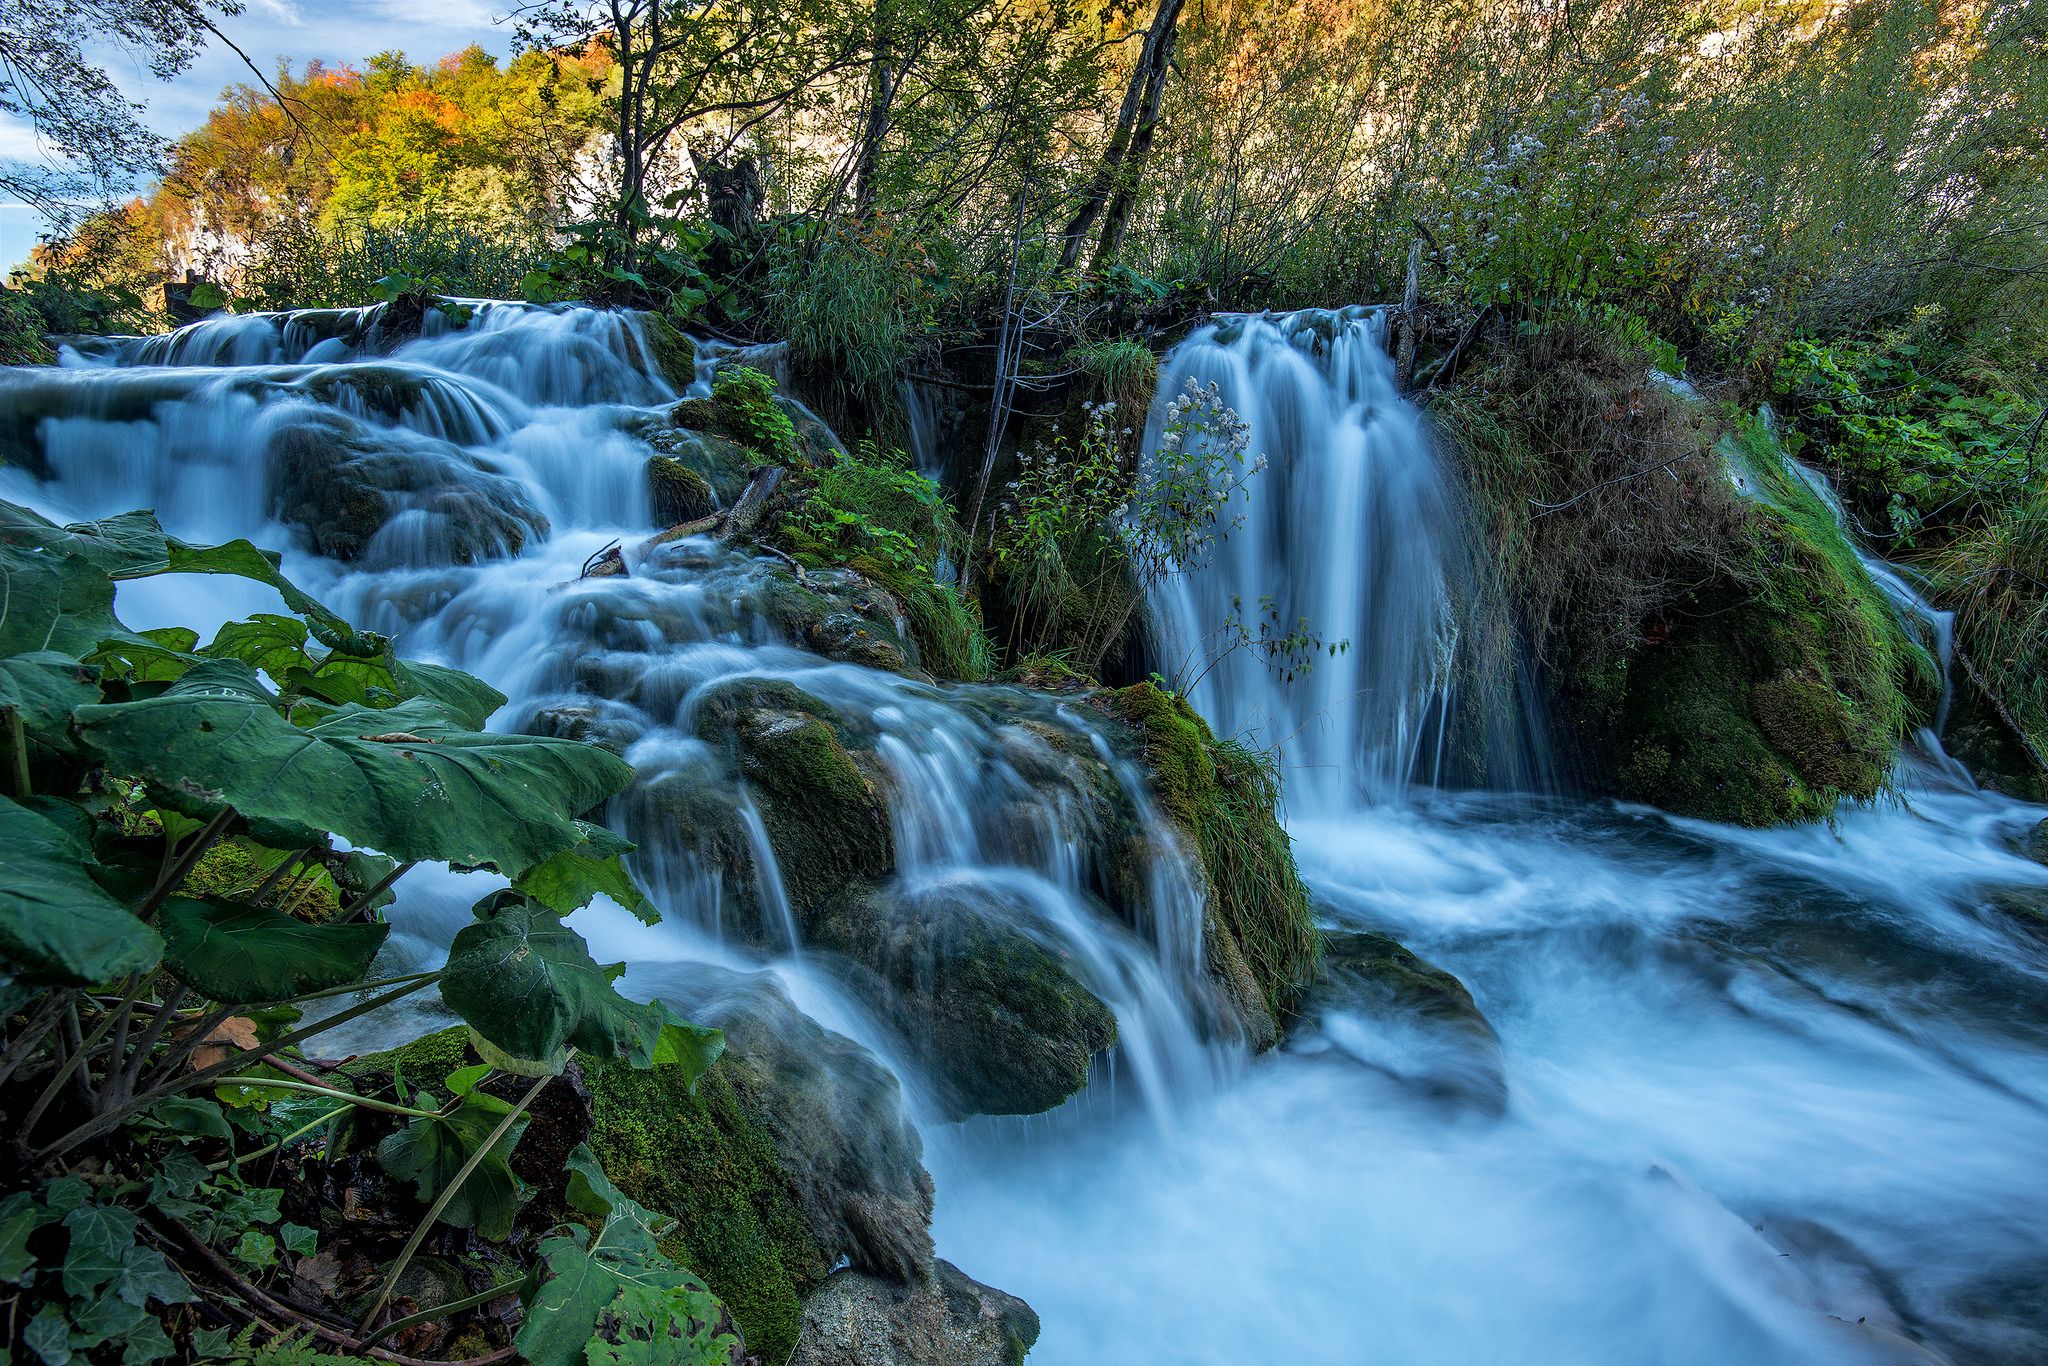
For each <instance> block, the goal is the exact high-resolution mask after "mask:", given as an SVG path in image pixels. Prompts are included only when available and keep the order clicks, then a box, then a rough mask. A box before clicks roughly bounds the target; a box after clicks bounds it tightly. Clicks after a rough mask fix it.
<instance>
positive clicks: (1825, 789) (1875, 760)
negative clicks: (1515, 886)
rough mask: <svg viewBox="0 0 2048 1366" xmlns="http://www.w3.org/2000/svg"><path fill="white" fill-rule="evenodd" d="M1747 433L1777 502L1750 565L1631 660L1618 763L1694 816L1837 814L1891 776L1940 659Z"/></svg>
mask: <svg viewBox="0 0 2048 1366" xmlns="http://www.w3.org/2000/svg"><path fill="white" fill-rule="evenodd" d="M1739 435H1740V439H1741V443H1742V444H1741V455H1742V457H1743V459H1744V463H1745V465H1746V466H1747V467H1748V468H1749V469H1750V470H1751V471H1752V472H1754V473H1755V474H1756V475H1757V477H1758V481H1759V483H1760V485H1761V487H1762V489H1763V491H1764V493H1765V494H1766V496H1767V497H1768V498H1769V499H1770V500H1771V501H1770V502H1768V503H1765V504H1760V505H1758V506H1757V507H1755V508H1753V509H1751V510H1750V514H1749V516H1748V518H1747V520H1746V522H1745V524H1744V532H1745V534H1746V535H1747V537H1748V545H1747V547H1746V553H1747V557H1748V562H1747V564H1746V565H1744V566H1743V573H1742V578H1741V580H1740V581H1722V582H1720V583H1717V584H1713V585H1710V586H1709V587H1708V588H1707V589H1704V590H1702V591H1700V592H1699V593H1697V594H1695V596H1694V598H1693V599H1692V600H1691V601H1690V602H1688V603H1686V604H1685V605H1684V607H1683V609H1682V610H1681V611H1680V612H1677V613H1674V614H1673V615H1672V620H1671V622H1670V623H1669V638H1668V639H1667V640H1665V641H1664V642H1662V643H1660V644H1655V645H1648V646H1645V647H1643V648H1641V649H1639V650H1638V651H1637V652H1636V653H1635V655H1634V656H1633V658H1631V659H1630V660H1628V661H1627V662H1626V664H1625V666H1624V667H1623V669H1622V670H1621V674H1620V685H1619V694H1620V699H1621V700H1620V704H1619V708H1618V712H1619V719H1620V721H1621V723H1622V724H1621V726H1620V727H1619V729H1618V730H1617V731H1616V732H1615V736H1616V739H1617V741H1618V744H1619V750H1618V752H1617V753H1616V754H1615V756H1614V757H1615V758H1616V759H1617V763H1616V769H1615V771H1616V773H1617V776H1618V779H1619V785H1620V787H1621V789H1622V791H1623V793H1624V795H1627V796H1630V797H1633V798H1636V799H1638V800H1642V801H1647V802H1650V803H1652V804H1654V805H1657V806H1660V807H1663V808H1665V809H1667V810H1671V811H1676V812H1679V813H1681V814H1684V815H1690V816H1699V817H1703V818H1706V819H1709V820H1720V821H1730V822H1734V823H1737V824H1741V825H1752V826H1764V825H1776V824H1782V823H1786V822H1793V821H1810V820H1818V819H1823V818H1825V817H1827V816H1828V815H1829V814H1830V813H1831V812H1832V811H1833V810H1834V807H1835V805H1836V803H1837V802H1838V801H1839V800H1840V799H1841V798H1843V797H1853V798H1860V799H1868V798H1870V797H1874V796H1876V795H1877V793H1878V792H1879V791H1880V790H1882V788H1883V786H1884V784H1885V782H1886V779H1887V776H1888V774H1889V772H1890V769H1891V763H1892V756H1893V754H1894V752H1895V751H1896V749H1897V747H1898V744H1899V742H1900V741H1901V739H1902V738H1903V737H1904V736H1905V734H1906V733H1907V731H1908V730H1909V729H1910V727H1911V726H1912V725H1913V724H1914V723H1915V720H1916V718H1917V717H1918V716H1919V715H1920V714H1921V710H1922V708H1921V706H1920V705H1919V704H1917V703H1916V700H1915V699H1916V698H1926V697H1927V696H1928V695H1929V694H1930V693H1931V692H1933V691H1934V686H1935V685H1934V684H1933V681H1932V679H1931V672H1932V664H1931V661H1930V660H1929V659H1928V657H1927V653H1926V651H1925V650H1924V649H1923V648H1922V647H1921V646H1920V645H1919V644H1918V642H1916V641H1914V640H1913V639H1912V638H1911V636H1909V635H1908V634H1907V632H1906V630H1905V628H1904V627H1903V626H1902V625H1901V624H1900V623H1899V620H1898V617H1897V615H1896V613H1895V612H1894V610H1893V608H1892V606H1891V604H1890V603H1889V602H1888V601H1887V600H1886V599H1885V598H1884V596H1883V594H1882V592H1881V591H1880V590H1879V589H1878V587H1877V585H1876V584H1875V583H1873V582H1872V581H1871V579H1870V576H1869V575H1868V574H1867V573H1865V572H1864V570H1863V567H1862V565H1861V564H1860V563H1859V562H1858V561H1857V559H1856V556H1855V551H1854V549H1853V548H1852V547H1851V546H1850V545H1849V543H1848V541H1847V539H1846V538H1845V537H1844V535H1843V533H1842V531H1841V529H1840V527H1839V526H1838V525H1837V524H1836V522H1835V520H1834V517H1833V514H1832V512H1831V511H1830V509H1828V508H1827V506H1826V505H1825V504H1823V503H1822V502H1821V501H1820V500H1819V498H1818V497H1817V496H1816V495H1815V494H1814V492H1813V490H1811V489H1810V488H1808V487H1807V486H1806V485H1805V483H1804V482H1803V481H1801V480H1799V479H1798V478H1797V477H1796V476H1794V475H1793V474H1792V473H1791V472H1790V471H1789V470H1788V469H1787V468H1786V466H1785V465H1784V463H1783V460H1782V458H1781V457H1780V456H1779V454H1778V453H1777V451H1776V448H1775V444H1774V443H1772V442H1771V440H1770V438H1769V434H1768V432H1767V431H1766V430H1765V429H1764V428H1763V427H1762V424H1760V423H1754V424H1748V425H1745V426H1744V427H1743V428H1741V429H1740V433H1739Z"/></svg>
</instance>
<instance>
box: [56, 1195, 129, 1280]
mask: <svg viewBox="0 0 2048 1366" xmlns="http://www.w3.org/2000/svg"><path fill="white" fill-rule="evenodd" d="M136 1222H137V1221H136V1218H135V1216H134V1215H133V1214H132V1213H130V1212H129V1211H127V1210H125V1209H122V1208H120V1207H119V1206H116V1205H97V1204H93V1205H80V1206H79V1207H78V1208H77V1209H75V1210H72V1211H71V1213H69V1214H67V1215H65V1216H64V1228H65V1230H66V1231H67V1232H68V1233H70V1235H71V1245H70V1247H69V1249H68V1250H67V1251H66V1252H65V1254H64V1293H65V1294H67V1295H70V1296H72V1297H73V1298H74V1299H76V1298H80V1297H83V1296H85V1295H90V1294H91V1293H92V1292H93V1291H95V1290H97V1289H99V1288H100V1287H101V1286H103V1285H105V1284H106V1283H107V1282H108V1281H110V1280H112V1279H113V1278H114V1276H115V1275H116V1274H117V1273H118V1272H119V1271H120V1270H121V1265H122V1263H123V1262H124V1261H125V1260H126V1259H127V1256H128V1254H129V1253H130V1252H132V1251H134V1249H135V1225H136Z"/></svg>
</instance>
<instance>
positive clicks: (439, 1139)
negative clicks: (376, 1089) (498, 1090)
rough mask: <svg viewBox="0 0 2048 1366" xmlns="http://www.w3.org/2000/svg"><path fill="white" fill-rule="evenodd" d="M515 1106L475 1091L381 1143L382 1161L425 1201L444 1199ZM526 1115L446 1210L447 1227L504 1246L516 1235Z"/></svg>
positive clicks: (493, 1148) (443, 1212)
mask: <svg viewBox="0 0 2048 1366" xmlns="http://www.w3.org/2000/svg"><path fill="white" fill-rule="evenodd" d="M511 1110H512V1107H511V1106H510V1105H508V1104H507V1103H505V1102H504V1101H502V1100H500V1099H498V1097H496V1096H493V1095H489V1094H486V1093H485V1092H482V1091H474V1090H473V1091H470V1092H469V1093H468V1094H467V1095H465V1096H463V1098H462V1103H461V1104H460V1105H458V1106H456V1107H455V1109H454V1110H453V1111H451V1112H450V1113H448V1114H445V1115H435V1116H433V1117H432V1118H431V1119H415V1120H413V1121H411V1122H410V1123H408V1124H407V1125H406V1126H405V1127H404V1128H403V1129H400V1130H399V1131H398V1132H397V1133H395V1134H392V1135H391V1136H390V1137H389V1138H387V1139H385V1140H384V1141H383V1142H382V1143H380V1144H378V1145H377V1160H378V1161H379V1162H381V1163H382V1164H383V1166H384V1170H385V1171H387V1172H389V1173H390V1174H391V1175H392V1177H393V1178H395V1179H397V1180H399V1181H410V1182H412V1183H413V1188H414V1189H415V1190H416V1191H417V1192H418V1193H419V1197H420V1199H421V1200H422V1201H425V1202H428V1203H431V1202H432V1201H434V1200H436V1199H438V1198H439V1197H440V1194H441V1192H442V1191H444V1190H446V1189H447V1188H448V1183H449V1182H450V1181H453V1180H454V1179H455V1174H456V1173H457V1172H459V1171H461V1170H462V1165H463V1164H464V1163H465V1162H467V1161H469V1158H470V1155H471V1154H472V1153H475V1152H476V1151H478V1150H479V1149H481V1148H482V1147H483V1146H484V1143H485V1142H486V1141H487V1140H488V1139H489V1138H490V1136H491V1131H492V1130H494V1129H496V1128H497V1127H498V1125H499V1124H500V1123H501V1122H502V1121H503V1120H504V1118H505V1116H506V1115H507V1114H509V1113H510V1112H511ZM527 1119H528V1117H527V1116H526V1115H521V1116H519V1118H517V1119H515V1120H514V1121H512V1127H511V1128H509V1129H507V1130H506V1131H505V1134H504V1136H503V1137H502V1138H500V1139H499V1140H498V1141H497V1142H496V1143H494V1144H492V1145H491V1149H490V1151H489V1152H488V1153H486V1154H485V1155H484V1159H483V1161H481V1162H479V1163H478V1164H477V1166H476V1169H475V1170H474V1171H472V1172H470V1174H469V1175H468V1177H466V1178H465V1179H464V1180H463V1183H462V1185H461V1187H460V1188H459V1189H458V1190H457V1191H456V1192H455V1194H454V1195H452V1196H450V1197H449V1199H448V1203H447V1204H446V1205H444V1206H443V1207H442V1209H441V1220H442V1222H443V1223H447V1224H452V1225H454V1226H455V1227H456V1228H473V1229H475V1230H476V1231H477V1232H478V1233H480V1234H482V1235H483V1236H484V1237H486V1238H489V1239H491V1240H493V1241H494V1242H501V1241H503V1240H504V1239H505V1238H507V1237H509V1236H510V1235H511V1232H512V1218H513V1216H514V1215H515V1214H517V1213H518V1212H519V1200H520V1194H521V1188H520V1182H519V1178H518V1177H516V1176H514V1175H513V1174H512V1165H511V1157H512V1150H513V1149H514V1148H515V1147H517V1146H518V1145H519V1136H520V1135H521V1134H523V1133H524V1132H525V1131H526V1125H527Z"/></svg>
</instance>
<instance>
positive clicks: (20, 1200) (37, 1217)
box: [0, 1191, 60, 1285]
mask: <svg viewBox="0 0 2048 1366" xmlns="http://www.w3.org/2000/svg"><path fill="white" fill-rule="evenodd" d="M59 1217H60V1216H59V1215H58V1214H57V1213H56V1212H54V1211H52V1210H48V1209H45V1208H43V1207H42V1206H41V1205H39V1204H37V1203H36V1199H35V1197H34V1196H33V1195H31V1194H29V1193H28V1192H27V1191H16V1192H15V1193H14V1194H12V1195H10V1196H8V1197H7V1198H6V1199H5V1200H0V1282H4V1283H6V1284H8V1285H27V1284H28V1283H29V1282H30V1281H32V1280H34V1279H35V1278H36V1268H37V1262H36V1258H35V1256H34V1255H33V1254H32V1253H30V1252H29V1250H28V1240H29V1236H30V1235H31V1234H33V1233H34V1232H35V1231H36V1230H37V1229H39V1228H42V1227H44V1226H46V1225H49V1224H54V1223H56V1222H57V1220H58V1218H59Z"/></svg>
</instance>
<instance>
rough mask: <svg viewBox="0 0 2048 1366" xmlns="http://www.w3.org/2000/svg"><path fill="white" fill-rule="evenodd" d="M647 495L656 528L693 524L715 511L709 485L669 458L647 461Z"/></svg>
mask: <svg viewBox="0 0 2048 1366" xmlns="http://www.w3.org/2000/svg"><path fill="white" fill-rule="evenodd" d="M647 494H648V498H649V499H650V501H651V502H652V503H653V507H654V522H655V525H657V526H680V525H681V524H682V523H684V522H694V521H696V520H697V519H698V518H700V517H709V516H710V515H711V513H712V512H713V510H714V509H715V508H716V507H717V499H716V498H715V497H714V496H713V494H712V492H711V484H710V482H709V481H708V480H706V479H705V478H704V476H703V475H701V474H699V473H697V471H695V470H693V469H691V468H690V467H689V466H688V465H686V464H684V463H683V462H682V461H681V460H678V459H677V458H676V457H674V456H672V455H657V456H652V457H650V458H649V459H648V461H647Z"/></svg>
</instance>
